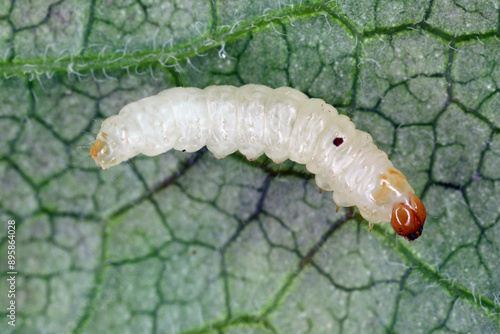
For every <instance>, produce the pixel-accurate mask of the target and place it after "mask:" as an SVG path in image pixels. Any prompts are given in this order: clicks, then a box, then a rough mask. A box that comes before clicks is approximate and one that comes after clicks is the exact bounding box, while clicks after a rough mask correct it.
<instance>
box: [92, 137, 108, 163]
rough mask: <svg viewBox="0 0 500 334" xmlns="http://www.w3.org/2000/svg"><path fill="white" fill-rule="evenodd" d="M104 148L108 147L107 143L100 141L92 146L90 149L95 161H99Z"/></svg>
mask: <svg viewBox="0 0 500 334" xmlns="http://www.w3.org/2000/svg"><path fill="white" fill-rule="evenodd" d="M104 146H106V143H105V142H103V141H102V140H100V139H97V140H96V141H95V143H94V145H92V147H91V148H90V156H91V157H92V158H93V159H97V154H98V153H99V152H100V151H101V150H102V149H103V148H104Z"/></svg>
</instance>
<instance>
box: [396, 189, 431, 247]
mask: <svg viewBox="0 0 500 334" xmlns="http://www.w3.org/2000/svg"><path fill="white" fill-rule="evenodd" d="M425 218H426V212H425V207H424V204H423V203H422V201H421V200H420V199H419V198H418V197H417V196H415V194H413V193H411V194H410V199H409V200H408V201H407V202H404V203H398V204H396V205H394V208H393V209H392V216H391V225H392V228H393V229H394V231H396V233H397V234H399V235H401V236H403V237H404V238H405V239H406V240H408V241H410V242H411V241H413V240H415V239H417V238H418V237H420V236H421V235H422V231H423V229H424V223H425Z"/></svg>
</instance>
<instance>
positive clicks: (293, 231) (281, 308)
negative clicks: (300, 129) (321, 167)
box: [0, 0, 500, 334]
mask: <svg viewBox="0 0 500 334" xmlns="http://www.w3.org/2000/svg"><path fill="white" fill-rule="evenodd" d="M499 7H500V5H499V3H498V1H493V0H490V1H488V0H478V1H465V0H462V1H448V0H441V1H424V0H422V1H306V0H300V1H299V0H295V1H294V0H280V1H266V0H260V1H257V0H255V1H234V0H214V1H210V0H204V1H203V0H198V1H176V0H171V1H155V0H148V1H114V0H109V1H87V2H82V1H76V0H68V1H63V0H59V1H52V2H49V1H10V2H7V1H4V3H3V4H2V5H0V51H1V52H0V56H1V57H2V58H1V59H0V72H1V73H2V76H1V79H0V101H1V103H2V104H1V105H2V106H1V109H0V136H1V141H0V179H1V181H0V182H1V183H0V184H1V185H2V188H1V191H0V218H1V222H2V229H1V230H0V250H1V251H0V269H1V272H0V276H1V278H2V279H1V280H0V306H1V307H0V314H1V315H2V317H1V321H0V332H1V333H23V334H25V333H28V334H29V333H210V334H215V333H225V334H232V333H341V332H342V333H457V332H460V333H468V332H472V333H498V332H499V330H500V317H499V315H500V279H499V277H500V266H499V265H498V264H499V262H498V259H499V258H500V223H499V220H500V218H499V217H500V210H499V204H498V203H500V169H499V168H498V166H500V131H499V128H500V31H499V26H500V22H499V17H500V8H499ZM246 83H258V84H264V85H269V86H272V87H279V86H292V87H295V88H297V89H300V90H301V91H303V92H304V93H306V94H308V95H309V96H310V97H317V98H323V99H325V100H326V101H327V102H328V103H331V104H333V105H334V106H336V107H337V108H338V109H339V110H340V112H342V113H344V114H346V115H349V116H350V117H351V118H352V119H353V121H354V122H355V124H356V126H357V127H358V128H360V129H362V130H364V131H367V132H369V133H371V134H372V136H373V138H374V140H375V142H376V143H377V145H378V146H379V148H381V149H383V150H385V151H386V152H388V153H389V154H390V157H391V160H392V161H393V162H394V164H395V166H396V167H397V168H398V169H400V170H401V171H403V173H404V174H405V175H406V176H407V177H408V178H409V180H410V182H411V184H412V186H413V188H414V189H415V191H416V193H417V195H419V196H421V198H422V199H423V202H424V203H425V205H426V207H427V210H428V220H427V222H426V224H425V228H424V233H423V235H422V236H421V237H420V238H419V239H418V240H417V241H415V242H413V243H411V244H410V243H408V242H406V241H405V240H403V239H402V238H400V237H396V236H395V234H394V232H393V230H392V228H391V227H390V224H388V223H382V224H377V225H376V226H375V227H374V229H373V231H372V232H370V231H369V227H368V224H367V222H366V221H363V219H362V218H361V217H360V215H359V214H357V213H356V212H357V211H353V210H350V209H345V208H344V209H342V210H340V211H339V212H338V213H336V212H335V205H334V203H333V202H332V200H331V194H330V193H323V194H319V193H318V191H317V188H316V185H315V183H314V178H313V175H310V174H309V173H308V172H307V171H306V170H305V168H304V167H303V166H300V165H296V164H293V163H291V162H290V161H287V162H285V163H283V164H282V165H274V164H273V163H272V162H269V161H268V160H267V158H266V157H261V158H260V159H259V160H257V161H255V162H248V161H246V159H245V158H244V157H243V156H242V155H240V154H234V155H232V156H230V157H228V158H226V159H224V160H217V159H215V158H214V157H213V156H212V155H211V153H209V152H206V151H204V150H202V151H200V152H197V153H193V154H187V153H182V152H174V151H172V152H168V153H166V154H163V155H161V156H158V157H145V156H139V157H136V158H135V159H133V160H132V161H130V162H127V163H122V164H121V165H119V166H117V167H113V168H111V169H110V170H108V171H101V170H99V169H98V168H97V167H96V166H95V164H94V163H93V161H92V159H91V158H90V156H89V153H88V150H89V148H90V146H91V144H92V142H93V141H94V140H95V133H96V132H97V131H98V130H99V126H100V122H101V121H102V120H103V119H104V118H105V117H108V116H110V115H114V114H116V113H117V112H118V111H119V110H120V109H121V107H122V106H124V105H125V104H127V103H129V102H130V101H133V100H138V99H141V98H143V97H146V96H149V95H152V94H156V93H158V92H160V91H161V90H163V89H166V88H169V87H174V86H186V87H187V86H195V87H205V86H207V85H213V84H218V85H222V84H231V85H236V86H241V85H244V84H246ZM9 220H15V226H16V230H15V239H14V238H13V237H10V238H9V234H8V229H7V226H8V222H9ZM11 225H12V224H11ZM11 233H12V232H11ZM10 236H12V234H10ZM11 240H15V247H16V249H15V250H16V265H15V271H16V272H17V274H14V276H15V278H16V280H15V302H16V303H15V305H16V310H15V314H16V318H15V319H16V323H15V324H16V326H15V327H13V326H11V325H9V323H8V321H10V320H9V317H8V316H9V314H10V311H9V310H8V309H7V307H8V306H9V305H10V304H9V303H10V301H11V300H13V299H10V297H9V296H8V290H9V289H12V287H13V285H11V284H9V281H7V279H8V278H10V277H11V276H12V275H13V274H9V273H8V272H10V271H13V270H12V269H9V268H8V262H7V261H8V258H7V251H8V245H9V241H11ZM11 248H12V247H11Z"/></svg>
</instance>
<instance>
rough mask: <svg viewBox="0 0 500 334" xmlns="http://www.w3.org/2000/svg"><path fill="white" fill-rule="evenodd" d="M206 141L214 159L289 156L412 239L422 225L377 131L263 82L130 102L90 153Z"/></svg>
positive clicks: (116, 157)
mask: <svg viewBox="0 0 500 334" xmlns="http://www.w3.org/2000/svg"><path fill="white" fill-rule="evenodd" d="M203 146H206V147H207V148H208V150H210V151H211V152H212V153H213V155H214V156H215V157H216V158H224V157H225V156H227V155H228V154H231V153H233V152H235V151H236V150H239V151H240V152H241V153H242V154H244V155H245V156H246V157H247V158H248V159H249V160H254V159H256V158H258V157H259V156H261V155H262V154H264V153H265V154H266V155H267V156H268V157H269V158H270V159H272V160H273V161H274V162H275V163H281V162H282V161H284V160H286V159H290V160H292V161H295V162H297V163H301V164H305V165H306V168H307V169H308V170H309V171H310V172H311V173H313V174H315V180H316V183H317V185H318V187H319V188H320V190H327V191H333V200H334V201H335V204H336V207H337V208H339V207H344V206H345V207H348V206H357V207H358V209H359V211H360V213H361V215H362V216H363V218H365V219H366V220H368V222H369V223H370V227H371V226H373V224H374V223H379V222H383V221H386V222H387V221H390V222H391V225H392V227H393V228H394V230H395V231H396V233H397V234H399V235H401V236H403V237H404V238H406V239H407V240H409V241H413V240H415V239H417V238H418V237H419V236H420V235H421V234H422V231H423V225H424V222H425V219H426V211H425V207H424V205H423V203H422V201H421V200H420V199H419V198H418V197H417V196H416V195H415V193H414V191H413V189H412V187H411V186H410V184H409V183H408V181H407V179H406V177H405V176H404V175H403V174H402V173H401V172H400V171H399V170H397V169H395V168H394V166H393V165H392V163H391V161H390V160H389V158H388V156H387V154H386V153H385V152H383V151H381V150H379V149H377V147H376V146H375V144H374V143H373V140H372V137H371V136H370V135H369V134H368V133H366V132H363V131H360V130H357V129H356V128H355V126H354V124H353V123H352V122H351V121H350V119H349V118H348V117H347V116H345V115H339V114H338V112H337V110H336V109H335V108H334V107H333V106H331V105H329V104H327V103H326V102H325V101H323V100H321V99H316V98H308V97H307V96H306V95H305V94H303V93H302V92H300V91H298V90H296V89H293V88H289V87H281V88H277V89H272V88H270V87H267V86H262V85H245V86H242V87H239V88H237V87H233V86H209V87H206V88H205V89H198V88H180V87H178V88H171V89H167V90H164V91H162V92H160V93H159V94H158V95H154V96H150V97H147V98H144V99H142V100H139V101H137V102H132V103H130V104H128V105H126V106H125V107H123V109H122V110H121V111H120V113H119V114H118V115H114V116H111V117H109V118H107V119H106V120H104V122H103V123H102V125H101V130H100V132H99V133H98V134H97V138H96V141H95V143H94V144H93V145H92V148H91V149H90V155H91V156H92V158H93V159H94V161H95V162H96V164H97V166H98V167H101V168H103V169H105V170H106V169H108V168H109V167H112V166H115V165H117V164H119V163H121V162H122V161H126V160H128V159H130V158H132V157H134V156H136V155H137V154H139V153H142V154H145V155H148V156H154V155H158V154H161V153H164V152H166V151H168V150H170V149H172V148H173V149H176V150H180V151H186V152H194V151H197V150H199V149H201V148H202V147H203Z"/></svg>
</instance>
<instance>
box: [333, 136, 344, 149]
mask: <svg viewBox="0 0 500 334" xmlns="http://www.w3.org/2000/svg"><path fill="white" fill-rule="evenodd" d="M343 142H344V138H341V137H337V138H335V139H334V140H333V145H335V146H337V147H338V146H340V145H342V143H343Z"/></svg>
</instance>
